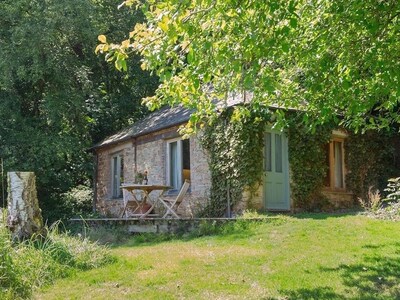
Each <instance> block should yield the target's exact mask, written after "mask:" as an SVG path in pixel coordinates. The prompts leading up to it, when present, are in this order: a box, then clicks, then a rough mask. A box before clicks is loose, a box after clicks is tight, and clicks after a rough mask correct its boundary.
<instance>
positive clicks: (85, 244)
mask: <svg viewBox="0 0 400 300" xmlns="http://www.w3.org/2000/svg"><path fill="white" fill-rule="evenodd" d="M59 225H60V224H59V223H57V224H55V225H53V226H52V227H51V228H49V229H48V233H47V235H46V236H45V237H43V236H33V237H32V238H31V239H29V240H26V241H24V242H22V243H18V244H12V242H11V237H10V234H9V233H8V230H7V229H6V228H5V226H4V224H3V223H1V222H0V299H18V298H22V299H26V298H29V297H30V296H31V294H32V292H33V290H34V289H36V288H38V287H41V286H44V285H47V284H50V283H52V282H53V281H54V280H55V279H57V278H62V277H66V276H68V275H69V274H70V273H71V272H72V271H74V270H87V269H92V268H97V267H99V266H102V265H104V264H107V263H110V262H112V261H113V260H114V258H113V257H112V256H111V255H110V254H109V252H108V249H107V248H105V247H102V246H99V245H98V244H96V243H93V242H90V241H89V240H88V239H87V238H77V237H72V236H70V235H68V233H65V232H64V233H63V232H60V230H59Z"/></svg>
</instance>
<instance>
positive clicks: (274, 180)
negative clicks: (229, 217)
mask: <svg viewBox="0 0 400 300" xmlns="http://www.w3.org/2000/svg"><path fill="white" fill-rule="evenodd" d="M189 117H190V111H189V110H187V109H184V108H182V107H174V108H168V107H166V108H162V109H160V110H158V111H156V112H153V113H152V114H150V115H148V116H147V117H145V118H144V119H142V120H140V121H138V122H136V123H135V124H133V125H132V126H131V127H129V128H126V129H124V130H122V131H120V132H118V133H116V134H115V135H113V136H110V137H108V138H106V139H105V140H103V141H102V142H100V143H98V144H97V145H95V146H94V147H93V148H92V149H93V150H94V153H95V156H96V178H95V205H96V208H97V211H98V212H100V213H101V214H103V215H106V216H109V217H118V216H120V214H121V211H122V206H123V201H122V191H121V188H120V186H121V184H122V183H123V182H134V180H135V174H138V173H142V172H145V171H146V172H147V176H148V183H149V184H163V185H169V186H171V187H172V190H171V191H170V192H169V193H170V194H172V195H174V194H176V191H178V190H179V189H180V187H181V185H182V183H183V181H184V180H185V179H189V180H190V182H191V187H190V190H189V192H188V193H187V195H186V198H187V199H186V200H187V201H185V202H186V203H188V204H187V206H186V211H184V212H183V214H185V215H186V216H187V217H191V216H193V211H195V209H196V207H199V206H202V205H204V204H205V203H206V201H207V198H208V195H209V191H210V185H211V177H210V171H209V167H208V157H207V153H205V151H204V150H203V149H202V147H201V145H200V143H199V140H198V137H197V136H192V137H191V138H190V139H182V138H181V136H180V135H179V133H178V128H179V127H180V126H181V125H184V124H185V123H186V122H187V121H188V120H189ZM346 136H347V135H346V133H345V132H343V131H339V130H335V131H333V132H332V138H331V142H330V143H329V144H327V145H326V149H325V151H326V164H327V165H328V173H327V176H326V183H325V185H326V187H325V188H324V191H323V192H324V194H325V195H326V196H327V197H328V198H329V199H330V200H331V201H332V202H333V203H334V205H335V206H337V207H340V206H346V205H347V204H349V203H352V201H353V200H352V194H351V193H350V192H349V191H348V190H347V189H346V181H345V175H346V172H347V171H346V166H345V159H344V157H345V153H344V152H345V148H344V143H345V140H346ZM264 156H265V161H266V163H265V173H266V176H265V178H264V180H263V184H262V185H261V186H260V188H259V190H258V192H257V193H256V195H255V199H254V198H253V199H252V203H253V204H252V205H253V207H255V208H257V209H260V210H275V211H290V210H292V209H293V201H292V200H291V191H290V166H289V159H288V138H287V137H286V135H285V134H283V133H282V132H278V131H274V130H266V133H265V149H264ZM243 199H244V200H243V201H242V203H241V204H240V205H239V207H238V209H244V208H246V194H244V195H243ZM254 203H255V205H254Z"/></svg>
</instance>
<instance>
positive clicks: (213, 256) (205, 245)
mask: <svg viewBox="0 0 400 300" xmlns="http://www.w3.org/2000/svg"><path fill="white" fill-rule="evenodd" d="M236 226H237V227H236V228H230V229H229V228H228V229H221V230H220V231H219V232H217V233H215V234H213V235H208V236H206V235H197V236H196V235H192V236H190V235H188V236H180V237H173V236H172V237H169V238H160V239H159V240H157V237H155V236H154V238H155V242H154V241H151V235H150V236H147V237H146V238H145V235H143V236H137V237H133V238H132V239H130V240H129V241H128V242H127V243H125V244H123V245H119V246H118V247H116V248H113V249H112V252H113V254H114V255H116V256H117V257H119V260H118V262H116V263H114V264H112V265H109V266H106V267H103V268H100V269H96V270H91V271H88V272H79V273H77V274H76V277H75V278H70V279H65V280H61V281H59V282H58V283H57V284H56V285H55V286H54V287H50V288H49V289H48V290H46V291H42V292H41V293H40V294H37V298H38V299H39V298H40V299H61V298H79V295H82V294H84V295H85V297H86V298H90V299H110V298H118V299H133V298H138V297H141V298H145V299H177V298H178V299H193V298H196V299H243V298H246V299H261V298H264V299H371V298H375V297H377V298H378V299H394V298H396V297H399V291H400V279H399V278H400V273H399V270H400V261H399V249H400V245H399V237H400V234H399V232H400V223H394V222H385V221H377V220H371V219H368V218H366V217H363V216H351V215H350V216H341V217H334V218H328V217H324V218H306V219H302V218H294V217H287V216H283V217H278V218H276V220H275V221H266V222H257V223H255V222H250V223H249V224H247V225H246V224H241V225H240V223H239V225H236ZM207 230H208V229H207ZM209 233H210V232H209ZM71 286H73V287H74V288H73V289H71V288H70V287H71ZM379 291H381V292H379Z"/></svg>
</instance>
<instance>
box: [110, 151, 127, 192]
mask: <svg viewBox="0 0 400 300" xmlns="http://www.w3.org/2000/svg"><path fill="white" fill-rule="evenodd" d="M115 159H117V170H115V167H114V160H115ZM121 163H122V164H123V155H122V153H121V152H119V153H115V154H113V155H112V156H111V198H112V199H116V198H117V199H118V198H122V191H121V188H120V186H121V177H122V174H121V169H122V168H123V167H124V166H123V165H122V164H121Z"/></svg>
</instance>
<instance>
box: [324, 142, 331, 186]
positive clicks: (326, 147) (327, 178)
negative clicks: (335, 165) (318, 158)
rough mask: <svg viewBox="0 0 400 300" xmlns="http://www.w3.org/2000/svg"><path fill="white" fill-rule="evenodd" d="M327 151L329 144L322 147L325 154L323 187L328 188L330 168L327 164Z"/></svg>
mask: <svg viewBox="0 0 400 300" xmlns="http://www.w3.org/2000/svg"><path fill="white" fill-rule="evenodd" d="M329 149H330V144H329V143H328V144H326V145H324V152H325V166H326V167H327V168H326V174H325V178H324V185H325V186H327V187H329V186H330V185H331V167H330V163H329Z"/></svg>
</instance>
